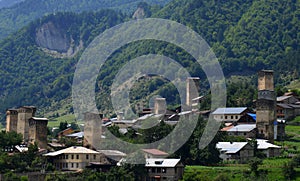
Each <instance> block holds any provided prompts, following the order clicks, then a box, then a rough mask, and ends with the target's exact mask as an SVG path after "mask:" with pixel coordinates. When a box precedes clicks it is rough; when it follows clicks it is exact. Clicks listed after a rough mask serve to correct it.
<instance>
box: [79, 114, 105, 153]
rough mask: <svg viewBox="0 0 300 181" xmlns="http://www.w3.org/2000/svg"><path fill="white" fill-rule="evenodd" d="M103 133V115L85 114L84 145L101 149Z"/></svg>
mask: <svg viewBox="0 0 300 181" xmlns="http://www.w3.org/2000/svg"><path fill="white" fill-rule="evenodd" d="M101 135H102V115H101V114H95V113H89V112H88V113H85V114H84V140H83V146H85V147H89V148H92V149H99V148H100V143H101Z"/></svg>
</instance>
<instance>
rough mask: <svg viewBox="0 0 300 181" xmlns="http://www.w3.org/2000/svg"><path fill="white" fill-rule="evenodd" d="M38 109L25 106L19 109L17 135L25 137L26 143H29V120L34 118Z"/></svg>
mask: <svg viewBox="0 0 300 181" xmlns="http://www.w3.org/2000/svg"><path fill="white" fill-rule="evenodd" d="M35 111H36V108H35V107H33V106H23V107H20V108H19V109H18V124H17V133H21V134H22V135H23V139H24V142H28V141H29V119H30V118H32V117H34V115H35Z"/></svg>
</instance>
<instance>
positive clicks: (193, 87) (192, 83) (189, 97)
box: [186, 77, 200, 108]
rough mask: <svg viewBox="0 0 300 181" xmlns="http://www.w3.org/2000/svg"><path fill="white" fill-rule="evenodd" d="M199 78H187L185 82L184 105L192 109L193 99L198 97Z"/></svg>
mask: <svg viewBox="0 0 300 181" xmlns="http://www.w3.org/2000/svg"><path fill="white" fill-rule="evenodd" d="M199 90H200V78H199V77H189V78H187V80H186V105H187V106H188V107H189V108H192V104H193V99H195V98H197V97H199Z"/></svg>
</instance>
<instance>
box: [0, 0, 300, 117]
mask: <svg viewBox="0 0 300 181" xmlns="http://www.w3.org/2000/svg"><path fill="white" fill-rule="evenodd" d="M51 2H52V1H51ZM49 6H50V5H49ZM94 6H96V5H94ZM143 6H144V8H146V11H148V12H150V13H149V15H150V16H151V17H155V18H166V19H171V20H174V21H177V22H180V23H182V24H184V25H186V26H188V27H190V28H192V29H193V30H195V31H196V32H197V33H199V34H200V35H201V36H202V37H204V38H205V40H206V41H207V42H208V44H209V45H210V46H211V47H212V48H213V50H214V52H215V53H216V55H217V57H218V58H219V61H220V62H221V65H222V67H223V71H224V73H225V75H226V76H227V78H229V79H228V80H229V81H228V103H227V105H228V106H250V107H251V106H252V105H251V104H252V100H253V99H254V98H255V96H256V94H255V90H256V72H257V71H258V70H260V69H263V68H265V69H274V70H275V81H276V86H284V85H287V84H288V83H289V82H290V81H292V80H294V79H297V78H298V77H299V70H300V67H299V66H300V62H299V61H300V60H299V58H298V57H299V52H300V51H299V41H300V33H299V26H300V23H299V19H300V11H299V9H300V8H299V6H300V2H299V1H295V0H287V1H279V0H272V1H271V0H264V1H258V0H251V1H250V0H248V1H242V0H230V1H223V0H218V1H217V0H214V1H211V0H201V1H199V0H183V1H180V0H174V1H172V2H170V3H169V4H167V5H166V6H165V7H164V8H162V9H161V10H159V9H158V8H156V7H151V6H147V5H145V4H143ZM71 7H72V6H70V8H71ZM135 8H136V6H135ZM25 9H26V8H25ZM31 10H32V9H31ZM26 11H27V10H26ZM0 17H2V15H0ZM130 19H131V15H128V14H126V13H121V12H115V11H112V10H102V11H97V12H84V13H81V14H76V13H55V14H49V15H47V16H45V17H43V18H41V19H39V20H36V21H33V22H31V23H30V24H29V25H28V26H26V27H24V28H22V29H21V30H20V31H18V32H17V33H15V34H11V35H10V36H9V37H7V38H6V39H4V40H2V41H1V42H0V60H1V61H0V65H1V69H0V84H1V87H0V93H1V94H0V99H1V100H2V102H1V104H0V110H1V112H2V113H4V111H5V109H7V108H10V107H16V106H21V105H35V106H38V107H39V109H40V110H43V111H46V112H47V111H49V110H54V111H55V110H57V109H60V108H61V105H62V104H65V103H66V102H69V103H70V101H69V100H70V95H71V84H72V78H73V73H74V70H75V66H76V63H77V61H78V59H79V57H80V55H81V53H82V51H83V50H84V48H85V47H87V46H88V44H89V43H90V42H91V41H92V40H93V39H94V38H95V37H96V36H97V35H98V34H99V33H101V32H103V31H104V30H105V29H107V28H110V27H112V26H114V25H117V24H119V23H121V22H124V21H128V20H130ZM1 22H2V21H1ZM49 22H51V23H53V24H54V25H55V27H56V28H57V29H59V30H60V32H62V33H63V34H64V35H67V36H68V37H72V38H73V39H74V41H75V44H76V45H78V44H80V42H81V41H82V42H83V48H82V49H80V51H79V53H77V54H76V55H75V56H73V57H67V58H60V57H55V56H53V55H50V54H48V53H47V52H45V51H43V50H42V49H41V47H39V46H38V45H37V43H36V40H35V39H36V31H37V30H38V29H39V28H40V27H41V26H43V25H45V24H47V23H49ZM149 53H151V54H160V55H165V56H168V57H170V58H172V59H174V60H176V61H178V62H179V63H180V64H181V65H182V66H183V67H186V69H187V70H188V71H189V73H190V74H191V75H192V76H199V77H200V78H201V94H204V95H208V97H209V85H208V82H207V80H206V77H205V74H204V73H203V71H201V67H200V66H196V64H195V60H194V59H193V58H192V57H191V56H190V55H189V54H187V53H186V52H185V51H184V50H182V49H181V48H179V47H176V46H175V45H172V44H168V43H166V42H160V41H152V40H145V41H139V42H135V43H131V44H128V45H126V46H124V47H122V48H121V49H120V50H118V51H116V52H115V53H114V54H113V55H112V56H111V57H110V58H109V59H108V61H107V62H106V64H105V65H104V66H103V68H102V69H101V71H100V72H99V76H98V82H97V84H96V92H97V94H96V100H97V102H98V108H99V109H100V110H101V111H102V112H104V113H111V109H112V108H111V105H110V104H111V103H110V100H109V94H110V90H109V87H110V85H111V84H112V80H113V78H114V76H115V75H116V74H117V72H118V70H119V69H120V67H122V66H123V65H125V64H126V62H127V61H128V60H131V59H133V58H135V57H138V56H141V55H144V54H149ZM232 75H240V76H248V77H249V78H246V79H242V80H238V81H232V80H231V78H230V77H231V76H232ZM156 94H159V95H161V96H163V97H167V102H168V104H170V105H176V104H178V103H179V97H178V93H177V90H176V89H175V87H174V86H172V84H171V83H170V82H168V81H166V80H160V79H159V78H155V77H153V78H151V79H150V81H142V82H141V83H140V84H139V83H137V84H136V85H135V86H134V88H133V89H132V91H131V95H130V96H131V103H133V104H137V103H138V102H140V100H141V99H142V98H145V99H146V100H147V99H149V98H151V97H152V96H153V95H156ZM144 102H146V101H145V100H144ZM53 105H55V106H53ZM51 106H52V107H51ZM68 111H70V112H72V110H68Z"/></svg>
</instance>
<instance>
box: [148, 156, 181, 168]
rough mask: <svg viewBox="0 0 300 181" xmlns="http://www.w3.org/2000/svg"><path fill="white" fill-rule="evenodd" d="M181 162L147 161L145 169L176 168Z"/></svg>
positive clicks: (170, 160)
mask: <svg viewBox="0 0 300 181" xmlns="http://www.w3.org/2000/svg"><path fill="white" fill-rule="evenodd" d="M179 162H180V159H160V158H149V159H146V165H145V167H175V166H176V165H177V164H178V163H179Z"/></svg>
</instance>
